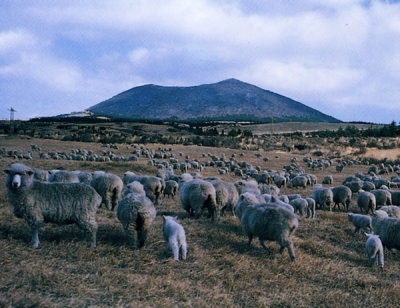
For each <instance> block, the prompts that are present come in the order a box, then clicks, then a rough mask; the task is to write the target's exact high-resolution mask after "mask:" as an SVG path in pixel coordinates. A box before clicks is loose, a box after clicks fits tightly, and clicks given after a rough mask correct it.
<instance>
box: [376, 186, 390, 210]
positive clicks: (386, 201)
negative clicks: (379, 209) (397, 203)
mask: <svg viewBox="0 0 400 308" xmlns="http://www.w3.org/2000/svg"><path fill="white" fill-rule="evenodd" d="M371 193H372V194H374V195H375V199H376V206H382V205H391V204H392V194H391V193H390V191H388V190H386V189H375V190H371Z"/></svg>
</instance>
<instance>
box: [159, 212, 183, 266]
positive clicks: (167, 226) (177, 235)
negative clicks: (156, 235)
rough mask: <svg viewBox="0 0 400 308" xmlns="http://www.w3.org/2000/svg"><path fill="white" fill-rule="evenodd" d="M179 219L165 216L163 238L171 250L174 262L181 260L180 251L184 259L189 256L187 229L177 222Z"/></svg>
mask: <svg viewBox="0 0 400 308" xmlns="http://www.w3.org/2000/svg"><path fill="white" fill-rule="evenodd" d="M176 219H177V217H172V216H164V215H163V236H164V240H165V242H166V244H167V247H168V248H169V249H171V251H172V254H173V255H174V260H175V261H178V260H179V250H180V251H181V254H182V259H184V260H185V259H186V256H187V244H186V234H185V229H184V228H183V226H182V225H181V224H179V223H178V222H177V221H176Z"/></svg>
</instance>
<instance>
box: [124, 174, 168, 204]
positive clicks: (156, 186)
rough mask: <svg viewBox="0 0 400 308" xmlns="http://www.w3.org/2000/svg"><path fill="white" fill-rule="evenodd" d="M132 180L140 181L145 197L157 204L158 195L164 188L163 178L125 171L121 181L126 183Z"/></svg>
mask: <svg viewBox="0 0 400 308" xmlns="http://www.w3.org/2000/svg"><path fill="white" fill-rule="evenodd" d="M133 181H138V182H140V183H142V184H143V187H144V190H145V192H146V197H148V198H149V199H150V200H151V201H152V202H154V204H155V205H157V204H158V201H159V199H160V196H161V194H162V193H163V191H164V188H165V181H164V180H163V179H161V178H159V177H156V176H152V175H137V174H135V173H133V172H131V171H127V172H125V174H124V177H123V183H124V184H125V185H127V184H129V183H130V182H133Z"/></svg>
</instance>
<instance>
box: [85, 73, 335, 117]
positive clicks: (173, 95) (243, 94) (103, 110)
mask: <svg viewBox="0 0 400 308" xmlns="http://www.w3.org/2000/svg"><path fill="white" fill-rule="evenodd" d="M88 110H89V111H91V112H93V113H94V114H95V115H98V116H107V117H110V118H129V119H133V120H157V121H160V120H162V121H188V122H189V121H191V122H201V121H254V122H263V123H268V122H271V120H272V119H273V121H275V122H287V121H293V122H341V121H340V120H338V119H335V118H333V117H331V116H328V115H326V114H323V113H322V112H319V111H317V110H315V109H313V108H310V107H308V106H306V105H304V104H302V103H300V102H297V101H294V100H292V99H290V98H287V97H285V96H282V95H279V94H276V93H273V92H271V91H268V90H263V89H261V88H259V87H256V86H254V85H251V84H248V83H245V82H242V81H239V80H236V79H227V80H224V81H221V82H217V83H214V84H204V85H199V86H192V87H163V86H158V85H153V84H150V85H144V86H139V87H134V88H132V89H129V90H127V91H125V92H122V93H120V94H118V95H116V96H114V97H112V98H110V99H107V100H105V101H103V102H101V103H98V104H96V105H94V106H92V107H90V108H88Z"/></svg>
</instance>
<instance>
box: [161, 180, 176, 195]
mask: <svg viewBox="0 0 400 308" xmlns="http://www.w3.org/2000/svg"><path fill="white" fill-rule="evenodd" d="M178 190H179V185H178V182H176V181H174V180H167V181H165V188H164V191H163V195H164V197H165V196H168V197H172V198H174V197H175V195H176V194H177V192H178Z"/></svg>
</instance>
